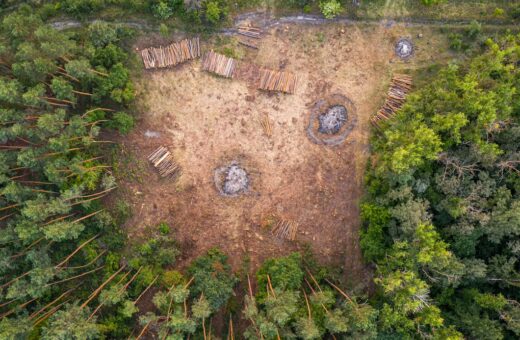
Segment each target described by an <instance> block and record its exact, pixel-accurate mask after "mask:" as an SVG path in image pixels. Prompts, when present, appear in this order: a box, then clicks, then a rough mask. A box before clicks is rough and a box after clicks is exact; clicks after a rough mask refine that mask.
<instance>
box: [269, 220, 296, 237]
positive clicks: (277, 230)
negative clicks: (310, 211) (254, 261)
mask: <svg viewBox="0 0 520 340" xmlns="http://www.w3.org/2000/svg"><path fill="white" fill-rule="evenodd" d="M297 231H298V224H296V223H295V222H293V221H286V220H279V221H278V223H276V225H275V226H274V227H273V229H271V233H272V234H273V235H274V236H275V237H277V238H279V239H286V240H291V241H294V240H295V239H296V232H297Z"/></svg>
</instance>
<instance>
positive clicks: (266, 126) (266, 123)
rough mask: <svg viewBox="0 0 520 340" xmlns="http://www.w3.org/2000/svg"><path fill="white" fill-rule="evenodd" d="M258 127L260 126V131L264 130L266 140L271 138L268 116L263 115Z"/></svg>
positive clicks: (271, 129)
mask: <svg viewBox="0 0 520 340" xmlns="http://www.w3.org/2000/svg"><path fill="white" fill-rule="evenodd" d="M260 125H262V129H263V130H264V133H265V135H266V136H267V137H268V138H271V136H272V135H273V122H272V121H271V119H269V116H267V115H264V116H263V117H262V118H260Z"/></svg>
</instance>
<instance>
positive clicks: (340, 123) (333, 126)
mask: <svg viewBox="0 0 520 340" xmlns="http://www.w3.org/2000/svg"><path fill="white" fill-rule="evenodd" d="M355 111H356V110H355V106H354V104H353V103H352V101H351V100H350V99H348V98H347V97H345V96H344V95H341V94H334V95H331V96H329V97H328V98H325V99H320V100H318V101H317V102H316V103H315V104H314V105H313V107H312V109H311V112H310V115H309V125H308V127H307V135H308V137H309V139H310V140H311V141H312V142H313V143H316V144H322V145H330V146H334V145H339V144H341V143H343V142H344V141H345V139H346V138H347V137H348V135H349V134H350V133H351V132H352V130H353V129H354V127H355V125H356V122H357V116H356V112H355Z"/></svg>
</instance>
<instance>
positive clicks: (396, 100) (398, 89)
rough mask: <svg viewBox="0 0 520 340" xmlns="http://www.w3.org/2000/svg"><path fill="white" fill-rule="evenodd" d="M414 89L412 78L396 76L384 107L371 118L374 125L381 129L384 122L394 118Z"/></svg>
mask: <svg viewBox="0 0 520 340" xmlns="http://www.w3.org/2000/svg"><path fill="white" fill-rule="evenodd" d="M411 89H412V77H411V76H409V75H407V74H395V75H394V76H393V77H392V80H391V81H390V88H389V89H388V93H387V95H386V100H385V104H384V105H383V107H382V108H381V109H380V110H379V111H378V112H377V113H376V114H375V115H374V116H372V118H370V121H371V122H372V124H374V125H375V126H376V127H379V124H380V123H381V122H382V121H385V120H387V119H389V118H392V117H393V116H394V115H395V113H396V112H397V111H398V110H399V109H400V108H401V107H402V106H403V104H404V102H405V100H406V96H407V94H408V92H410V90H411Z"/></svg>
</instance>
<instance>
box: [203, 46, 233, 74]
mask: <svg viewBox="0 0 520 340" xmlns="http://www.w3.org/2000/svg"><path fill="white" fill-rule="evenodd" d="M236 66H237V61H236V60H235V59H233V58H228V57H226V56H225V55H222V54H218V53H215V52H214V51H209V52H207V53H206V54H204V57H203V58H202V69H203V70H204V71H208V72H212V73H216V74H218V75H220V76H223V77H226V78H233V75H234V73H235V68H236Z"/></svg>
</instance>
